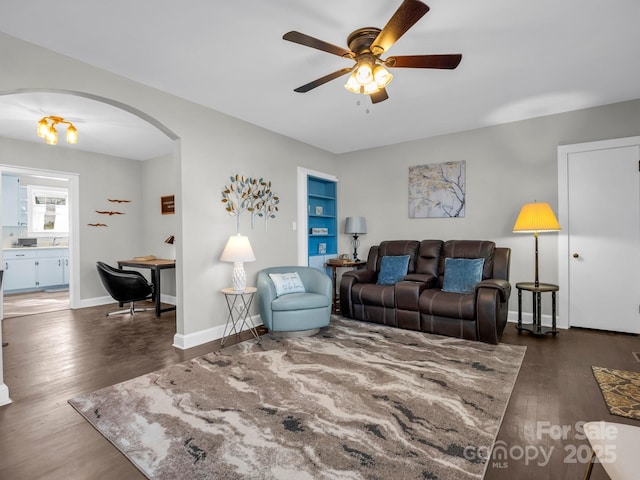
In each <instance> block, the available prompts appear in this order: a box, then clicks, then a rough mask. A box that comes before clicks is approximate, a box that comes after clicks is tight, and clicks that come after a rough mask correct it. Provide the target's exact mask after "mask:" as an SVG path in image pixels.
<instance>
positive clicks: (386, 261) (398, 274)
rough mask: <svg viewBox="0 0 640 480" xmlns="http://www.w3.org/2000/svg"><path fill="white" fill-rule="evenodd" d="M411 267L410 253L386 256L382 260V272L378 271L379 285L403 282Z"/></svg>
mask: <svg viewBox="0 0 640 480" xmlns="http://www.w3.org/2000/svg"><path fill="white" fill-rule="evenodd" d="M408 267H409V255H394V256H389V255H387V256H384V257H382V260H381V261H380V273H378V281H377V282H376V283H377V284H378V285H395V284H396V283H398V282H401V281H402V279H403V278H404V276H405V275H406V274H407V268H408Z"/></svg>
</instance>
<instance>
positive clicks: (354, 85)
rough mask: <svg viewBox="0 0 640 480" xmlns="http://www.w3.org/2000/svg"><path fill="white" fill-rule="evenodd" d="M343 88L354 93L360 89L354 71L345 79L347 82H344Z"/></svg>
mask: <svg viewBox="0 0 640 480" xmlns="http://www.w3.org/2000/svg"><path fill="white" fill-rule="evenodd" d="M344 88H346V89H347V90H349V91H350V92H351V93H355V94H358V93H360V90H361V89H362V86H361V85H360V84H359V83H358V81H357V80H356V73H355V72H353V73H352V74H351V75H349V80H347V83H345V85H344Z"/></svg>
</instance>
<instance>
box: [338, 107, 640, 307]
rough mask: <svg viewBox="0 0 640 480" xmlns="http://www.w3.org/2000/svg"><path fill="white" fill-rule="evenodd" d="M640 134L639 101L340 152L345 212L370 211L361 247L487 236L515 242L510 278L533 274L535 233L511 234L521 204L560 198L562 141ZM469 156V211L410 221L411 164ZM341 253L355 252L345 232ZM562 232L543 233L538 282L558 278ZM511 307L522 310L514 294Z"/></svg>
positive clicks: (505, 242) (527, 278) (506, 243)
mask: <svg viewBox="0 0 640 480" xmlns="http://www.w3.org/2000/svg"><path fill="white" fill-rule="evenodd" d="M635 135H640V100H634V101H630V102H624V103H618V104H613V105H606V106H601V107H596V108H589V109H585V110H579V111H575V112H569V113H564V114H559V115H551V116H546V117H540V118H536V119H532V120H525V121H520V122H514V123H509V124H504V125H498V126H493V127H487V128H482V129H477V130H469V131H465V132H460V133H455V134H451V135H444V136H439V137H434V138H429V139H424V140H419V141H414V142H408V143H403V144H399V145H391V146H387V147H383V148H376V149H371V150H367V151H360V152H355V153H351V154H345V155H342V156H341V157H340V162H339V163H340V170H339V176H340V178H341V179H342V180H343V181H341V182H340V184H339V199H340V212H341V215H343V218H341V219H340V221H341V227H340V229H341V231H343V229H344V217H347V216H352V215H363V216H365V217H367V229H368V233H367V235H363V236H362V237H361V247H360V248H361V251H362V253H363V254H366V252H367V251H368V247H369V246H371V245H375V244H377V243H379V242H380V241H382V240H387V239H405V238H407V239H427V238H438V239H443V240H449V239H488V240H494V241H495V242H496V243H497V244H498V245H500V246H506V247H511V248H512V249H513V252H512V268H511V280H512V283H515V282H520V281H531V280H533V271H534V262H533V258H534V240H533V235H529V234H514V233H512V228H513V224H514V222H515V220H516V217H517V215H518V213H519V211H520V207H521V206H522V205H523V204H524V203H528V202H532V201H535V200H537V201H540V202H549V203H550V204H551V206H552V208H553V210H554V212H556V215H557V213H558V210H557V201H558V176H557V147H558V145H566V144H572V143H581V142H588V141H596V140H604V139H609V138H621V137H629V136H635ZM460 160H465V161H466V181H467V190H466V192H467V193H466V215H465V217H464V218H458V219H456V218H450V219H440V218H438V219H435V218H430V219H410V218H409V215H408V168H409V166H413V165H423V164H429V163H441V162H448V161H460ZM340 240H341V248H340V251H350V248H351V247H350V245H349V236H347V235H342V236H341V238H340ZM557 252H558V249H557V235H556V234H553V233H548V234H541V235H540V276H541V280H544V281H547V282H551V283H556V282H557V281H558V268H557V265H558V256H557V255H558V254H557ZM510 309H511V310H517V299H516V296H515V295H512V298H511V308H510Z"/></svg>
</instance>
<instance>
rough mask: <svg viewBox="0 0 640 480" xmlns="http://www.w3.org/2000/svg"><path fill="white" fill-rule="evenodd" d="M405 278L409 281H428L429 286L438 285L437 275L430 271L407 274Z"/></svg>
mask: <svg viewBox="0 0 640 480" xmlns="http://www.w3.org/2000/svg"><path fill="white" fill-rule="evenodd" d="M403 280H405V281H407V282H422V283H426V284H427V286H428V287H429V288H431V287H435V286H436V280H437V279H436V277H434V276H433V275H431V274H430V273H410V274H409V275H406V276H405V277H404V278H403Z"/></svg>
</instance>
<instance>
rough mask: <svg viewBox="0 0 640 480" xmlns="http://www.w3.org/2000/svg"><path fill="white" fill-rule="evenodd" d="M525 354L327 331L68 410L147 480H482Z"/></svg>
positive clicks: (245, 347)
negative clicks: (75, 414)
mask: <svg viewBox="0 0 640 480" xmlns="http://www.w3.org/2000/svg"><path fill="white" fill-rule="evenodd" d="M524 352H525V347H520V346H514V345H506V344H500V345H487V344H483V343H479V342H469V341H465V340H459V339H454V338H447V337H440V336H434V335H428V334H423V333H418V332H411V331H407V330H400V329H396V328H391V327H384V326H378V325H374V324H370V323H364V322H356V321H351V320H345V319H342V318H339V317H333V318H332V321H331V325H330V326H329V327H327V328H325V329H322V330H321V332H320V333H319V334H318V335H316V336H313V337H308V338H277V337H274V336H272V335H265V336H263V337H262V339H261V341H260V343H258V342H257V341H255V340H250V341H246V342H243V343H241V344H238V345H233V346H230V347H227V348H224V349H222V350H220V351H217V352H214V353H211V354H208V355H205V356H203V357H199V358H196V359H194V360H191V361H188V362H183V363H180V364H176V365H173V366H171V367H167V368H165V369H163V370H159V371H157V372H153V373H150V374H148V375H144V376H141V377H138V378H134V379H133V380H129V381H126V382H124V383H120V384H117V385H113V386H111V387H108V388H104V389H102V390H99V391H97V392H93V393H90V394H87V395H82V396H80V397H77V398H74V399H72V400H70V401H69V403H70V404H71V405H72V406H73V407H74V408H75V409H76V410H77V411H78V412H79V413H80V414H81V415H83V416H84V417H85V418H86V419H87V420H88V421H89V422H90V423H91V424H92V425H93V426H94V427H95V428H96V429H97V430H98V431H99V432H100V433H101V434H102V435H104V436H105V437H106V438H107V439H108V440H109V441H110V442H112V443H113V444H114V445H115V446H116V447H117V448H118V449H119V450H120V451H121V452H122V453H123V454H124V455H126V456H127V458H129V460H130V461H131V462H133V464H134V465H135V466H136V467H137V468H138V469H140V471H141V472H142V473H144V474H145V475H146V476H147V477H148V478H150V479H171V480H176V479H247V478H250V479H296V480H298V479H349V480H355V479H372V480H373V479H392V478H393V479H412V478H415V479H423V480H424V479H433V480H435V479H457V480H460V479H480V478H482V476H483V475H484V472H485V469H486V463H487V457H488V456H489V454H490V452H491V448H492V446H493V443H494V441H495V438H496V436H497V433H498V430H499V428H500V423H501V421H502V417H503V414H504V411H505V409H506V406H507V403H508V401H509V396H510V395H511V391H512V389H513V386H514V384H515V381H516V377H517V375H518V371H519V369H520V365H521V364H522V359H523V357H524Z"/></svg>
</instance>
